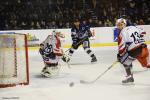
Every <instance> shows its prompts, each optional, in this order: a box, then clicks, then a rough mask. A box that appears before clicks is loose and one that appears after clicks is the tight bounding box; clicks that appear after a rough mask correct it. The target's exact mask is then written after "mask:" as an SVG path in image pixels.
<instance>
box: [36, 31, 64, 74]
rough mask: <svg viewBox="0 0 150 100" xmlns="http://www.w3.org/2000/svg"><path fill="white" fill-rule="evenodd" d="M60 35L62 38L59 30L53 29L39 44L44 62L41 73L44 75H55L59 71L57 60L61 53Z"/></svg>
mask: <svg viewBox="0 0 150 100" xmlns="http://www.w3.org/2000/svg"><path fill="white" fill-rule="evenodd" d="M60 37H62V38H64V36H63V35H62V34H61V33H60V32H57V31H56V30H54V31H53V32H52V35H48V37H47V38H46V39H45V40H44V41H43V42H42V43H41V44H40V49H39V52H40V54H41V55H42V58H43V61H44V64H45V67H44V68H43V70H42V72H41V74H42V75H43V76H45V77H51V76H54V75H57V74H58V72H59V69H58V61H59V59H60V58H61V56H62V55H63V51H62V49H61V42H60Z"/></svg>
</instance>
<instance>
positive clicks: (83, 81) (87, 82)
mask: <svg viewBox="0 0 150 100" xmlns="http://www.w3.org/2000/svg"><path fill="white" fill-rule="evenodd" d="M117 63H118V61H115V62H114V63H113V64H112V65H111V66H110V67H108V68H107V70H105V71H104V72H103V73H101V74H100V75H99V76H97V77H96V78H95V79H94V80H92V81H85V80H80V83H82V84H92V83H94V82H96V81H97V80H98V79H99V78H101V77H102V76H103V75H104V74H105V73H106V72H107V71H109V70H110V69H111V68H112V67H114V66H115V65H116V64H117Z"/></svg>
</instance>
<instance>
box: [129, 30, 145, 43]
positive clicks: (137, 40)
mask: <svg viewBox="0 0 150 100" xmlns="http://www.w3.org/2000/svg"><path fill="white" fill-rule="evenodd" d="M130 37H132V38H133V40H134V43H135V44H137V43H141V42H143V41H144V40H143V39H142V38H141V36H140V35H139V33H138V32H134V33H132V35H131V36H130Z"/></svg>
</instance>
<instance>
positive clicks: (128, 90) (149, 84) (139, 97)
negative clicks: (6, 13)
mask: <svg viewBox="0 0 150 100" xmlns="http://www.w3.org/2000/svg"><path fill="white" fill-rule="evenodd" d="M92 50H93V52H94V53H95V54H96V56H97V58H98V62H97V63H95V64H91V63H90V57H89V56H88V55H87V54H86V53H85V52H84V51H83V49H82V48H79V50H77V51H76V52H75V53H74V55H73V57H72V59H71V61H70V67H71V68H68V66H67V64H66V63H64V62H62V61H60V62H61V63H60V65H59V66H60V72H59V75H58V76H55V77H53V78H44V77H41V75H40V72H41V70H42V68H43V66H44V64H43V62H42V58H41V56H40V54H39V53H38V49H36V50H35V49H34V50H33V49H29V70H30V84H29V85H28V86H17V87H10V88H3V89H0V100H16V99H18V100H150V70H147V69H144V68H142V67H141V66H140V64H139V63H138V62H137V61H135V62H134V63H133V65H134V67H133V72H134V78H135V84H134V85H122V84H121V81H122V79H123V78H124V76H125V72H124V69H123V66H121V65H120V64H119V63H118V64H116V65H115V66H114V67H113V68H112V69H110V70H109V71H108V72H107V73H106V74H105V75H104V76H102V77H101V78H100V79H99V80H97V81H96V82H95V83H93V84H81V83H80V80H86V81H91V80H93V79H95V78H96V77H97V76H98V75H100V74H101V73H102V72H104V71H105V70H106V69H107V68H108V67H109V66H110V65H111V64H112V63H113V62H114V61H116V54H117V47H116V46H109V47H98V48H92ZM71 82H74V86H73V87H70V86H69V83H71Z"/></svg>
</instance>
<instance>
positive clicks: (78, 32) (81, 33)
mask: <svg viewBox="0 0 150 100" xmlns="http://www.w3.org/2000/svg"><path fill="white" fill-rule="evenodd" d="M89 33H91V32H90V27H89V26H88V25H86V24H82V23H81V24H80V25H79V29H78V28H76V27H75V26H74V27H72V29H71V37H72V39H73V41H74V40H76V39H83V38H85V37H89Z"/></svg>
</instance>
